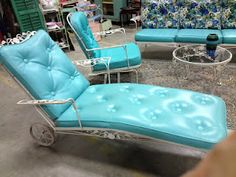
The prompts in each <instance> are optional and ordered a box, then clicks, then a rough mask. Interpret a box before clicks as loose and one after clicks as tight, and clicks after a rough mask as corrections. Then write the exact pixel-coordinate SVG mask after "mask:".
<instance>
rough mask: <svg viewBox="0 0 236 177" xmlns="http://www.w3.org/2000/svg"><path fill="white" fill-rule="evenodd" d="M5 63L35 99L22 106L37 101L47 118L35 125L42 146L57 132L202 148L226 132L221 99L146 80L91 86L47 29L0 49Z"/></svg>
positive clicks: (222, 136)
mask: <svg viewBox="0 0 236 177" xmlns="http://www.w3.org/2000/svg"><path fill="white" fill-rule="evenodd" d="M86 60H87V59H86ZM0 63H1V64H2V65H3V66H4V68H6V69H7V71H9V72H10V73H11V76H13V78H14V79H16V80H17V81H18V82H19V83H20V85H21V86H22V87H23V88H24V89H25V90H26V91H27V93H29V94H30V96H31V97H32V100H21V101H19V102H18V104H30V105H34V106H35V108H36V109H37V110H38V111H39V113H40V114H41V115H42V117H43V118H44V119H45V120H46V123H47V124H42V123H36V124H33V125H31V128H30V133H31V136H32V137H33V138H34V139H35V140H36V142H37V143H38V144H40V145H43V146H50V145H52V144H53V143H54V142H55V134H56V133H64V134H77V135H90V136H99V137H103V138H109V139H121V140H143V139H145V140H149V139H158V140H162V141H168V142H171V143H177V144H182V145H186V146H191V147H195V148H203V149H209V148H211V147H212V146H213V145H214V144H216V143H218V142H219V141H221V140H222V139H223V138H225V137H226V136H227V129H226V107H225V103H224V101H223V100H222V99H221V98H219V97H216V96H212V95H207V94H202V93H197V92H193V91H188V90H181V89H175V88H164V87H159V86H152V85H144V84H131V83H122V84H102V85H92V86H90V84H89V82H88V80H87V79H86V78H85V77H84V76H83V75H82V74H81V73H80V72H79V70H78V69H77V68H76V66H75V65H74V64H73V63H72V61H71V60H70V59H69V58H68V57H67V55H66V54H65V53H64V52H63V51H62V50H61V49H60V47H59V46H58V45H57V44H56V43H55V42H54V41H53V40H52V39H51V38H50V36H49V35H48V34H47V33H46V32H45V31H43V30H40V31H38V32H37V33H36V34H35V35H33V36H32V37H30V38H28V39H27V40H25V41H24V42H22V43H19V44H14V45H7V46H3V47H0Z"/></svg>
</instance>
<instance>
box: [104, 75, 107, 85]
mask: <svg viewBox="0 0 236 177" xmlns="http://www.w3.org/2000/svg"><path fill="white" fill-rule="evenodd" d="M106 83H107V74H104V84H106Z"/></svg>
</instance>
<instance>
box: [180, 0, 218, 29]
mask: <svg viewBox="0 0 236 177" xmlns="http://www.w3.org/2000/svg"><path fill="white" fill-rule="evenodd" d="M179 1H180V2H181V3H179V6H180V10H179V15H180V28H194V29H207V28H209V29H220V28H221V23H220V22H221V3H220V0H201V1H198V0H179Z"/></svg>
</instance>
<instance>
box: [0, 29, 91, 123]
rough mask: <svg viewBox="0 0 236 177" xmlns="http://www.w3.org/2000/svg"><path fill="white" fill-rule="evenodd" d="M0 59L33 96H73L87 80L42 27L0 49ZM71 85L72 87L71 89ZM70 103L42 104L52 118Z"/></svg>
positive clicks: (46, 97) (75, 96)
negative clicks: (23, 40) (27, 38)
mask: <svg viewBox="0 0 236 177" xmlns="http://www.w3.org/2000/svg"><path fill="white" fill-rule="evenodd" d="M0 59H1V60H2V62H3V64H4V65H5V66H6V67H7V68H8V70H10V72H11V73H12V74H13V75H15V77H16V78H17V79H18V80H19V81H20V82H21V83H22V84H23V85H24V87H25V88H26V89H27V90H28V91H29V92H30V93H31V94H32V96H33V97H34V98H35V99H49V100H50V99H68V98H73V99H75V100H76V99H77V98H78V97H79V96H80V94H82V93H83V91H84V90H85V89H86V88H87V87H88V86H89V82H88V81H87V80H86V79H85V77H84V76H83V75H81V74H80V72H79V71H78V70H77V68H76V67H75V66H74V65H73V64H72V63H71V60H70V59H69V58H68V57H67V55H66V54H65V53H64V52H63V51H62V50H61V49H60V47H59V46H58V45H57V44H56V43H55V42H54V41H53V40H52V39H51V38H50V36H49V35H48V34H47V33H46V32H45V31H43V30H40V31H38V32H37V34H35V35H34V36H33V37H31V38H30V39H29V40H27V41H25V42H24V43H22V44H15V45H11V46H4V47H2V48H0ZM71 88H73V89H71ZM69 106H70V104H64V105H50V106H49V105H48V106H45V107H44V108H45V110H46V111H47V113H48V114H49V115H50V116H52V117H51V118H52V119H56V118H57V117H59V116H60V115H61V114H62V113H63V112H64V111H65V110H66V109H67V108H68V107H69Z"/></svg>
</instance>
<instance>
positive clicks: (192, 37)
mask: <svg viewBox="0 0 236 177" xmlns="http://www.w3.org/2000/svg"><path fill="white" fill-rule="evenodd" d="M209 34H217V35H218V37H219V40H218V43H219V44H220V43H222V40H223V38H222V34H221V31H220V30H214V29H212V30H211V29H181V30H179V31H178V34H177V36H176V42H183V43H185V42H186V43H201V44H205V43H206V38H207V36H208V35H209Z"/></svg>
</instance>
